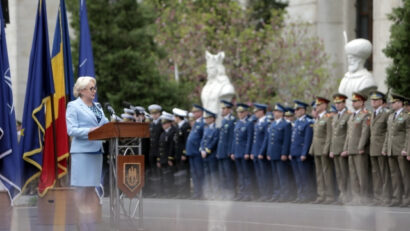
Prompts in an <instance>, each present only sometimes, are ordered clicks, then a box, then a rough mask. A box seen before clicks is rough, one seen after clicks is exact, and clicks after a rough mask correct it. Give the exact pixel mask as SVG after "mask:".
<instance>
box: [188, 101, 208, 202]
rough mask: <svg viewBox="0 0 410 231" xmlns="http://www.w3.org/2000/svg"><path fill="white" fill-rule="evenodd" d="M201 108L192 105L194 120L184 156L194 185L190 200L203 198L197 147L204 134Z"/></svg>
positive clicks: (202, 171)
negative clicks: (187, 161) (187, 160)
mask: <svg viewBox="0 0 410 231" xmlns="http://www.w3.org/2000/svg"><path fill="white" fill-rule="evenodd" d="M203 110H204V109H203V107H201V106H200V105H198V104H194V105H193V108H192V114H193V116H194V118H195V123H194V124H193V126H192V128H191V132H190V133H189V135H188V139H187V141H186V149H185V150H186V155H187V157H188V159H189V167H190V170H191V176H192V183H193V185H194V190H193V195H192V199H202V198H203V185H204V165H203V161H202V157H201V152H200V151H199V147H200V144H201V139H202V135H203V133H204V126H205V122H204V119H203V118H202V114H203Z"/></svg>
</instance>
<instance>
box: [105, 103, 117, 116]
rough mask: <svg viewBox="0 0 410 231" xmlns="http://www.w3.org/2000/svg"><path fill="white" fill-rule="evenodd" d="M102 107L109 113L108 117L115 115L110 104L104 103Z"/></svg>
mask: <svg viewBox="0 0 410 231" xmlns="http://www.w3.org/2000/svg"><path fill="white" fill-rule="evenodd" d="M104 107H105V108H106V109H107V111H108V112H109V113H110V115H115V111H114V108H112V106H111V104H110V103H108V102H106V103H105V104H104Z"/></svg>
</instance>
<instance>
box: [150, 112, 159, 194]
mask: <svg viewBox="0 0 410 231" xmlns="http://www.w3.org/2000/svg"><path fill="white" fill-rule="evenodd" d="M161 110H162V107H161V106H160V105H158V104H152V105H150V106H148V111H149V113H150V115H151V118H152V121H151V123H150V126H149V130H150V147H149V163H150V166H149V169H150V171H149V173H150V174H149V175H150V177H149V181H150V186H151V187H149V191H151V192H152V194H151V196H152V197H156V196H157V195H158V194H159V193H160V192H161V170H160V169H159V168H158V167H157V161H156V159H157V158H158V157H159V137H160V136H161V134H162V132H163V129H162V124H161V120H160V116H161Z"/></svg>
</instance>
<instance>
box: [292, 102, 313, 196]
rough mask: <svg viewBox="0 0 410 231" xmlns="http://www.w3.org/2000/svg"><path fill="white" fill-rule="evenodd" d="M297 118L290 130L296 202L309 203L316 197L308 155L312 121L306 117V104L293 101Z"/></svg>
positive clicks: (310, 159)
mask: <svg viewBox="0 0 410 231" xmlns="http://www.w3.org/2000/svg"><path fill="white" fill-rule="evenodd" d="M294 102H295V106H294V108H295V115H296V117H297V119H296V121H295V125H294V126H293V129H292V138H291V146H290V156H289V158H290V159H291V164H292V169H293V174H294V177H295V182H296V187H297V199H296V202H302V203H304V202H309V201H312V200H313V199H315V197H316V183H315V179H316V178H315V169H314V162H313V158H312V156H311V155H309V154H308V152H309V149H310V145H311V143H312V138H313V123H314V121H313V120H312V119H311V118H309V117H308V116H307V115H306V108H307V107H308V104H306V103H304V102H301V101H299V100H295V101H294Z"/></svg>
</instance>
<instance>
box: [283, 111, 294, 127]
mask: <svg viewBox="0 0 410 231" xmlns="http://www.w3.org/2000/svg"><path fill="white" fill-rule="evenodd" d="M285 109H286V111H285V120H286V121H288V122H289V123H290V124H291V125H292V126H293V125H294V123H295V109H293V108H291V107H286V108H285Z"/></svg>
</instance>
